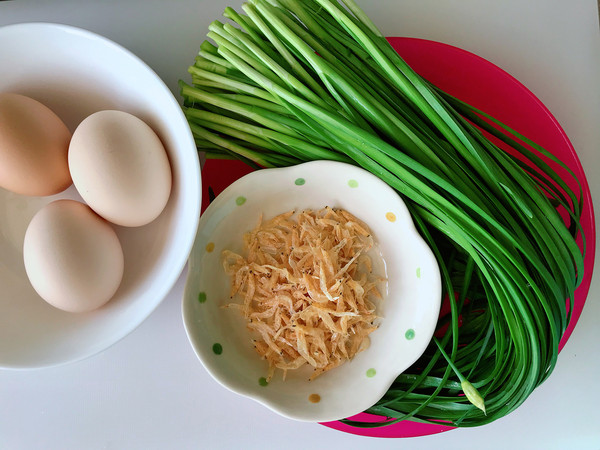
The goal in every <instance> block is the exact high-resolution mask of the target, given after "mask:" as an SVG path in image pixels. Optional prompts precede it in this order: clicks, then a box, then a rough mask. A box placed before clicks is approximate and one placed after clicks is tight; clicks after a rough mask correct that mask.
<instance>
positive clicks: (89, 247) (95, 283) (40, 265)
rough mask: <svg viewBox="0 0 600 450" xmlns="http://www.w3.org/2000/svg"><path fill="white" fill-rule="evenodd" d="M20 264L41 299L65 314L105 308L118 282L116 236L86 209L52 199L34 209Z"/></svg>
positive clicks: (120, 258)
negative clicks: (40, 207)
mask: <svg viewBox="0 0 600 450" xmlns="http://www.w3.org/2000/svg"><path fill="white" fill-rule="evenodd" d="M23 260H24V263H25V270H26V272H27V277H28V278H29V281H30V282H31V285H32V286H33V288H34V289H35V290H36V291H37V293H38V294H39V295H40V297H42V298H43V299H44V300H46V301H47V302H48V303H50V304H51V305H52V306H54V307H56V308H59V309H62V310H64V311H68V312H86V311H92V310H94V309H96V308H99V307H100V306H102V305H104V304H105V303H106V302H108V301H109V300H110V299H111V298H112V297H113V296H114V294H115V292H116V291H117V289H118V288H119V285H120V283H121V279H122V278H123V270H124V257H123V249H122V247H121V243H120V242H119V238H118V237H117V234H116V233H115V231H114V230H113V228H112V227H111V226H110V225H109V224H108V222H106V221H105V220H103V219H101V218H100V217H98V216H97V215H96V214H95V213H94V212H93V211H92V210H91V209H90V208H89V207H88V206H87V205H84V204H83V203H79V202H76V201H74V200H57V201H54V202H52V203H49V204H48V205H46V206H45V207H43V208H42V209H40V210H39V211H38V213H37V214H36V215H35V216H34V217H33V219H32V220H31V222H30V224H29V226H28V227H27V232H26V233H25V240H24V243H23Z"/></svg>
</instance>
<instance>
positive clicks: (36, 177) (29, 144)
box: [0, 93, 71, 196]
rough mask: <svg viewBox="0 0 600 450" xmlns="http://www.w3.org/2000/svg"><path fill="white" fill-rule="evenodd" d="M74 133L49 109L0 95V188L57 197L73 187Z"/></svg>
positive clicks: (21, 97) (21, 98)
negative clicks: (70, 153) (71, 148)
mask: <svg viewBox="0 0 600 450" xmlns="http://www.w3.org/2000/svg"><path fill="white" fill-rule="evenodd" d="M70 139H71V133H70V131H69V129H68V128H67V126H66V125H65V124H64V123H63V121H62V120H61V119H60V118H59V117H58V116H57V115H56V114H55V113H54V112H53V111H52V110H51V109H50V108H48V107H47V106H45V105H43V104H42V103H40V102H38V101H37V100H34V99H32V98H30V97H26V96H24V95H20V94H12V93H0V187H2V188H4V189H8V190H9V191H12V192H15V193H17V194H23V195H31V196H45V195H52V194H58V193H59V192H62V191H64V190H65V189H66V188H68V187H69V186H70V185H71V175H70V173H69V165H68V160H67V154H68V149H69V140H70Z"/></svg>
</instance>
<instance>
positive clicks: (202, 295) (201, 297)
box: [198, 292, 206, 303]
mask: <svg viewBox="0 0 600 450" xmlns="http://www.w3.org/2000/svg"><path fill="white" fill-rule="evenodd" d="M198 301H199V302H200V303H204V302H205V301H206V292H200V293H199V294H198Z"/></svg>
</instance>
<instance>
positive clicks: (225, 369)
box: [183, 161, 441, 422]
mask: <svg viewBox="0 0 600 450" xmlns="http://www.w3.org/2000/svg"><path fill="white" fill-rule="evenodd" d="M325 206H330V207H338V208H343V209H346V210H347V211H349V212H351V213H352V214H354V215H355V216H356V217H358V218H359V219H361V220H362V221H364V222H365V223H366V224H367V225H369V227H370V228H371V231H372V233H373V236H374V237H375V240H376V242H377V246H376V248H374V249H373V250H372V251H374V252H377V253H380V254H381V257H380V258H378V260H379V264H375V265H374V268H373V272H374V273H376V274H379V275H382V276H384V277H386V278H387V282H386V283H385V285H383V286H382V287H381V291H382V294H383V299H382V300H381V301H379V302H378V304H377V311H376V312H377V314H378V315H379V316H381V319H380V325H379V328H378V329H377V330H375V331H374V332H373V333H371V335H370V338H371V345H370V347H369V348H368V349H367V350H365V351H363V352H361V353H359V354H357V355H356V356H355V357H354V359H352V360H351V361H348V362H346V363H344V364H343V365H341V366H339V367H337V368H335V369H332V370H330V371H328V372H326V373H324V374H322V375H321V376H319V377H317V378H316V379H315V380H313V381H310V382H309V381H308V377H309V375H310V373H311V368H310V367H305V368H301V369H298V370H297V371H295V372H294V371H288V374H287V377H286V379H285V381H284V380H283V379H282V376H281V372H280V371H279V372H277V373H276V375H275V376H274V377H273V379H272V380H271V381H270V382H269V383H268V384H266V383H265V378H264V377H265V376H266V374H267V368H268V363H267V362H266V361H265V360H262V359H261V358H260V356H259V355H258V354H257V353H256V352H255V350H254V348H253V345H252V340H251V335H250V333H249V331H248V330H247V328H246V325H245V322H244V318H243V317H242V315H241V314H240V313H239V311H237V310H232V309H225V308H222V306H223V305H224V304H226V303H229V302H230V299H229V291H230V280H229V276H228V275H227V274H226V273H225V272H224V270H223V265H222V257H221V253H222V251H223V250H225V249H229V250H232V251H235V252H242V250H243V241H242V236H243V234H244V233H245V232H247V231H250V230H251V229H253V228H254V227H255V226H256V225H257V223H258V221H259V218H260V216H261V214H262V215H263V217H264V218H265V219H267V218H271V217H273V216H275V215H277V214H280V213H283V212H286V211H289V210H292V209H296V210H298V209H299V210H302V209H315V210H318V209H321V208H323V207H325ZM440 304H441V281H440V273H439V267H438V264H437V261H436V260H435V257H434V256H433V253H432V252H431V250H430V248H429V247H428V246H427V245H426V243H425V242H424V241H423V239H422V238H421V236H420V235H419V234H418V232H417V231H416V229H415V227H414V225H413V221H412V218H411V216H410V214H409V212H408V210H407V208H406V205H405V204H404V202H403V201H402V199H401V198H400V197H399V196H398V194H397V193H396V192H395V191H394V190H393V189H392V188H390V187H389V186H388V185H387V184H385V183H384V182H383V181H381V180H380V179H379V178H377V177H376V176H374V175H372V174H371V173H369V172H367V171H365V170H363V169H361V168H358V167H355V166H352V165H349V164H345V163H339V162H332V161H315V162H309V163H305V164H300V165H297V166H293V167H288V168H281V169H263V170H259V171H256V172H252V173H250V174H248V175H246V176H244V177H243V178H241V179H239V180H237V181H236V182H234V183H233V184H232V185H230V186H229V187H228V188H227V189H225V190H224V191H223V192H222V193H221V194H220V195H219V196H218V197H217V198H216V199H215V200H214V201H213V202H212V203H211V204H210V206H209V207H208V208H207V209H206V211H205V212H204V214H203V215H202V216H201V218H200V224H199V228H198V233H197V236H196V240H195V243H194V247H193V249H192V253H191V255H190V259H189V271H188V278H187V280H186V286H185V292H184V299H183V320H184V324H185V328H186V331H187V334H188V337H189V340H190V342H191V344H192V347H193V349H194V350H195V352H196V354H197V355H198V358H199V359H200V360H201V362H202V363H203V365H204V367H205V368H206V369H207V370H208V372H209V373H210V374H211V375H212V376H213V378H214V379H215V380H217V381H218V382H219V383H221V384H222V385H223V386H225V387H226V388H228V389H230V390H232V391H234V392H236V393H238V394H241V395H245V396H247V397H250V398H253V399H254V400H256V401H258V402H260V403H262V404H263V405H265V406H267V407H269V408H271V409H272V410H273V411H275V412H277V413H279V414H281V415H283V416H285V417H289V418H292V419H296V420H302V421H313V422H324V421H331V420H338V419H341V418H345V417H349V416H352V415H354V414H357V413H359V412H361V411H363V410H365V409H367V408H369V407H370V406H372V405H373V404H374V403H376V402H377V401H378V400H379V399H380V398H381V397H382V396H383V395H384V394H385V392H386V391H387V389H388V388H389V387H390V385H391V384H392V382H393V381H394V379H395V378H396V377H397V376H398V375H399V374H400V373H402V372H403V371H404V370H405V369H407V368H408V367H409V366H410V365H411V364H413V363H414V362H415V361H416V360H417V359H418V358H419V357H420V356H421V355H422V353H423V352H424V351H425V348H426V347H427V345H428V343H429V342H430V340H431V337H432V335H433V332H434V329H435V325H436V323H437V319H438V314H439V310H440Z"/></svg>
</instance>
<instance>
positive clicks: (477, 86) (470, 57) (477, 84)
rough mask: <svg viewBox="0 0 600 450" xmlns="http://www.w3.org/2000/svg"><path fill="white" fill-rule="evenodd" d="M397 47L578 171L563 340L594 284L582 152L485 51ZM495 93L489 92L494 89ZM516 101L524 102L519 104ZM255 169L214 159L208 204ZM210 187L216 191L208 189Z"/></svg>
mask: <svg viewBox="0 0 600 450" xmlns="http://www.w3.org/2000/svg"><path fill="white" fill-rule="evenodd" d="M388 40H389V41H390V43H391V45H392V46H393V47H394V49H395V50H396V51H397V52H398V53H399V54H400V55H401V56H402V57H403V58H404V60H405V61H406V62H407V63H408V64H409V65H410V66H411V67H412V68H413V69H414V70H415V71H416V72H418V73H419V74H420V75H422V76H423V77H425V78H426V79H428V80H429V81H431V82H433V83H434V84H436V85H437V86H438V87H440V88H442V89H443V90H445V91H446V92H448V93H450V94H452V95H454V96H456V97H458V98H460V99H461V100H463V101H466V102H467V103H469V104H471V105H473V106H475V107H477V108H479V109H481V110H483V111H485V112H487V113H489V114H491V115H492V116H494V117H495V118H497V119H499V120H500V121H502V122H503V123H505V124H506V125H508V126H509V127H511V128H513V129H515V130H517V131H518V132H520V133H521V134H523V135H525V136H527V137H529V138H530V139H532V140H533V141H535V142H537V143H539V144H540V145H542V146H543V147H545V148H546V149H547V150H548V151H550V152H551V153H552V154H554V155H555V156H557V157H559V158H560V159H561V160H562V161H563V162H564V163H565V164H567V166H569V168H570V169H571V170H572V171H573V172H574V173H575V174H576V175H577V177H578V178H579V181H580V183H581V186H582V191H583V198H584V208H583V214H582V221H581V225H582V230H583V232H584V234H585V236H586V242H587V249H586V255H585V259H584V270H585V272H584V277H583V281H582V283H581V285H580V286H579V287H578V288H577V290H576V292H575V304H574V308H573V315H572V319H571V322H570V324H569V326H568V328H567V330H566V332H565V334H564V336H563V338H562V340H561V342H560V349H562V348H563V347H564V345H565V344H566V342H567V340H568V339H569V337H570V335H571V333H572V332H573V329H574V328H575V325H576V323H577V321H578V319H579V317H580V315H581V312H582V310H583V306H584V304H585V300H586V297H587V294H588V291H589V288H590V284H591V279H592V272H593V266H594V257H595V248H596V230H595V220H594V211H593V205H592V200H591V193H590V189H589V186H588V183H587V179H586V177H585V173H584V171H583V167H582V165H581V162H580V161H579V158H578V157H577V153H576V152H575V149H574V148H573V145H572V144H571V142H570V140H569V138H568V137H567V135H566V133H565V132H564V130H563V129H562V127H561V126H560V124H559V123H558V121H557V120H556V118H555V117H554V116H553V115H552V113H551V112H550V111H549V110H548V108H546V106H545V105H544V104H543V103H542V102H541V101H540V100H539V99H538V98H537V97H536V96H535V95H534V94H533V93H532V92H531V91H530V90H529V89H527V88H526V87H525V86H524V85H523V84H522V83H520V82H519V81H518V80H517V79H516V78H514V77H513V76H511V75H510V74H508V73H507V72H505V71H504V70H502V69H500V68H499V67H498V66H496V65H494V64H493V63H491V62H489V61H487V60H486V59H484V58H481V57H480V56H477V55H475V54H473V53H470V52H468V51H466V50H463V49H461V48H458V47H454V46H451V45H448V44H443V43H440V42H435V41H429V40H425V39H418V38H405V37H390V38H388ZM491 93H492V94H494V95H490V94H491ZM515 102H518V105H519V107H518V108H515V106H514V105H515V104H516V103H515ZM251 170H252V169H250V168H249V167H248V166H245V165H244V164H242V163H240V162H239V161H226V160H209V161H207V163H206V165H205V167H204V169H203V174H202V176H203V191H204V192H203V196H202V199H203V205H202V210H203V211H204V209H205V208H206V206H207V205H208V202H209V198H210V197H211V195H218V194H219V193H220V192H221V191H222V190H223V189H225V187H227V186H228V185H229V184H231V183H232V182H233V181H235V180H237V179H238V178H240V177H242V176H243V175H245V174H246V173H249V172H250V171H251ZM209 187H210V188H211V190H212V191H213V193H209V191H208V189H209ZM353 418H354V419H360V420H362V421H378V420H379V419H380V418H379V417H378V416H373V415H369V414H364V413H362V414H359V415H357V416H354V417H353ZM322 425H324V426H327V427H329V428H333V429H336V430H339V431H342V432H346V433H351V434H357V435H361V436H371V437H384V438H402V437H417V436H426V435H431V434H437V433H441V432H444V431H449V430H453V429H454V428H453V427H448V426H442V425H431V424H423V423H418V422H411V421H403V422H399V423H397V424H394V425H389V426H386V427H380V428H357V427H351V426H348V425H345V424H343V423H341V422H326V423H322Z"/></svg>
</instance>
